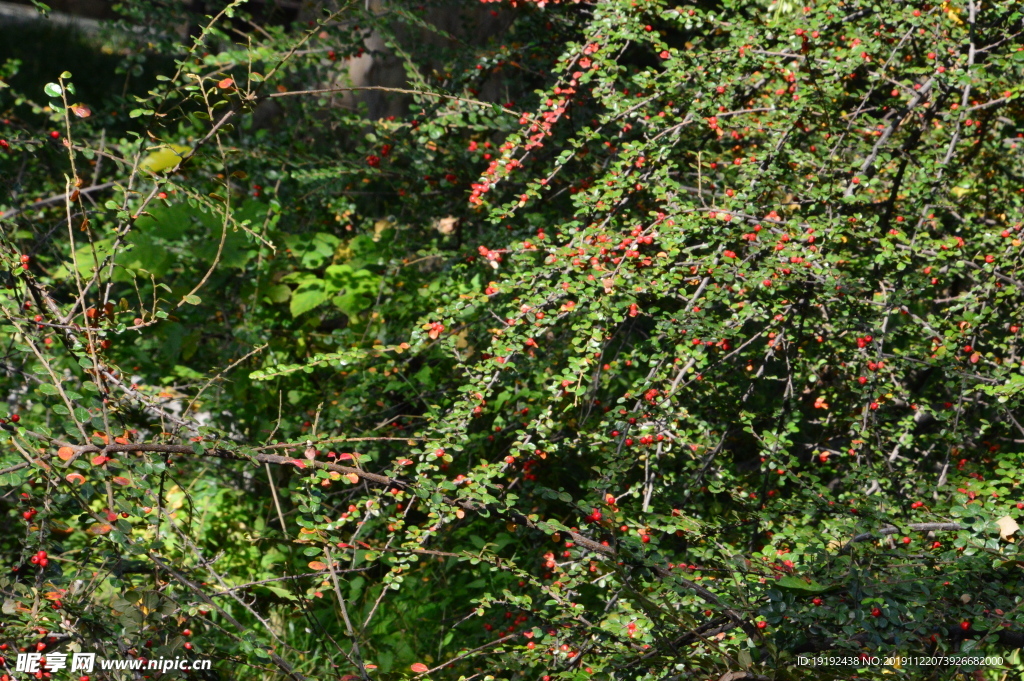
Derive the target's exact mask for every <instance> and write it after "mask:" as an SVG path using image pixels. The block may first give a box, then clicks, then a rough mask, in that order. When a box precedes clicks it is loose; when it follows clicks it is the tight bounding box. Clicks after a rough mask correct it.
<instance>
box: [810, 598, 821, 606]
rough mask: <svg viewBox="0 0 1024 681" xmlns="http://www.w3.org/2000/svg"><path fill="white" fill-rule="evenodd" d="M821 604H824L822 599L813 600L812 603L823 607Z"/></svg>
mask: <svg viewBox="0 0 1024 681" xmlns="http://www.w3.org/2000/svg"><path fill="white" fill-rule="evenodd" d="M821 602H822V601H821V599H820V598H815V599H813V600H812V601H811V603H814V604H815V605H821Z"/></svg>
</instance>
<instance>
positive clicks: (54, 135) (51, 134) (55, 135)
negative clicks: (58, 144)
mask: <svg viewBox="0 0 1024 681" xmlns="http://www.w3.org/2000/svg"><path fill="white" fill-rule="evenodd" d="M50 137H52V138H53V139H57V138H58V137H60V133H59V132H57V131H56V130H51V131H50Z"/></svg>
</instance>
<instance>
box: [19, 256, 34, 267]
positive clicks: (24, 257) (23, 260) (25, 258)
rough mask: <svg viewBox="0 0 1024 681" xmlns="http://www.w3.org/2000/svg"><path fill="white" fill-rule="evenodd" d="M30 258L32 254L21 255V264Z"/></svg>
mask: <svg viewBox="0 0 1024 681" xmlns="http://www.w3.org/2000/svg"><path fill="white" fill-rule="evenodd" d="M31 259H32V256H30V255H22V256H21V264H22V265H24V264H25V263H27V262H28V261H29V260H31Z"/></svg>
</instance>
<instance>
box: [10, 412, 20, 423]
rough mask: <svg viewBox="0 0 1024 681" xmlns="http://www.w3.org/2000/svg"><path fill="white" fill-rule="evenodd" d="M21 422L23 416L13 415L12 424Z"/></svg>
mask: <svg viewBox="0 0 1024 681" xmlns="http://www.w3.org/2000/svg"><path fill="white" fill-rule="evenodd" d="M20 420H21V416H19V415H18V414H11V423H17V422H18V421H20Z"/></svg>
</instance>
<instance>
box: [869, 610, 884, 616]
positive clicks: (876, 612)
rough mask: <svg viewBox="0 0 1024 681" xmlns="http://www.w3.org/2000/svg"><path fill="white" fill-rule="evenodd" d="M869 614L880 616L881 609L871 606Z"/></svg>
mask: <svg viewBox="0 0 1024 681" xmlns="http://www.w3.org/2000/svg"><path fill="white" fill-rule="evenodd" d="M871 616H872V617H881V616H882V611H881V610H879V609H878V608H871Z"/></svg>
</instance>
